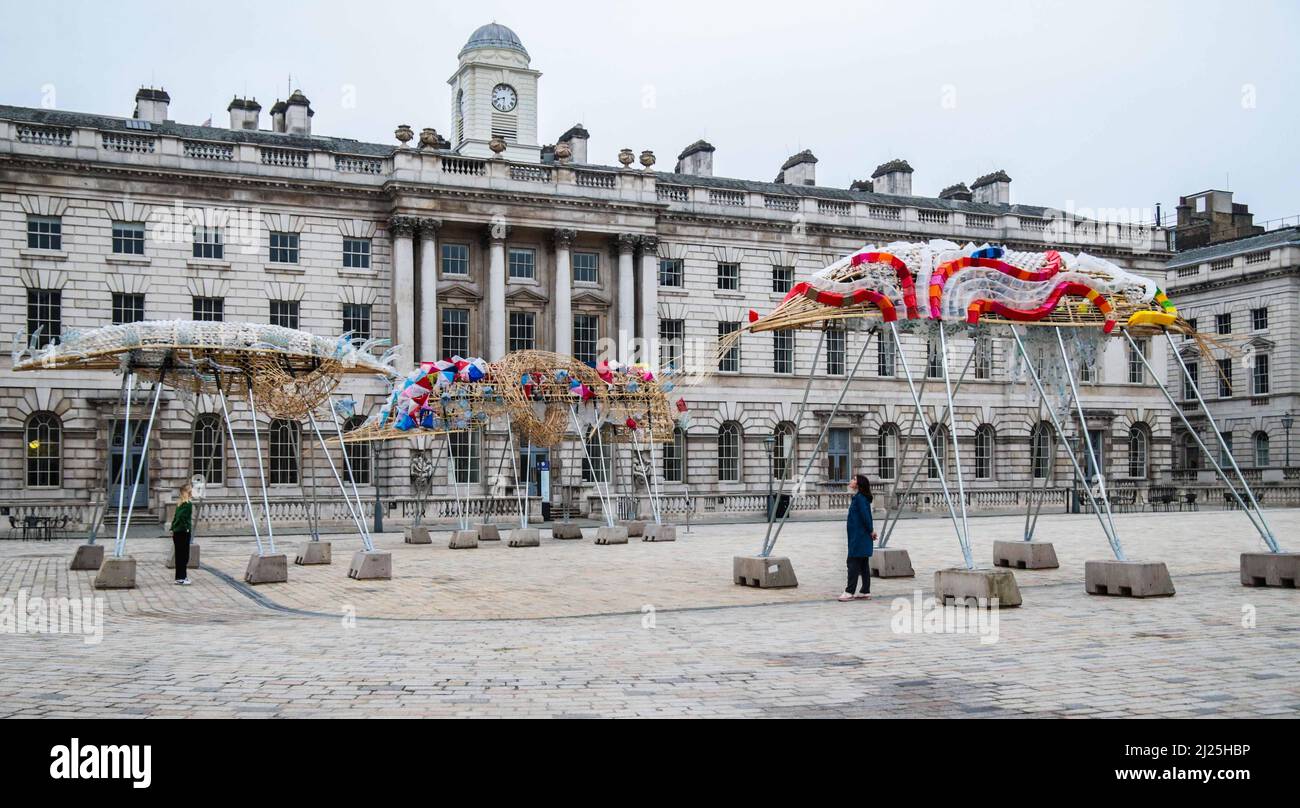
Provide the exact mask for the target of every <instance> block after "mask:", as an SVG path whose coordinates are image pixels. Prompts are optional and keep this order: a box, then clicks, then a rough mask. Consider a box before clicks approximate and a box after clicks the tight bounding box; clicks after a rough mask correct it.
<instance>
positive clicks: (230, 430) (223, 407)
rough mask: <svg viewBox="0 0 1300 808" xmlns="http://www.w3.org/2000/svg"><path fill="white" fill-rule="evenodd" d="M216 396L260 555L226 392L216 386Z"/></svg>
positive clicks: (255, 527)
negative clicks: (227, 406) (219, 403)
mask: <svg viewBox="0 0 1300 808" xmlns="http://www.w3.org/2000/svg"><path fill="white" fill-rule="evenodd" d="M217 398H218V399H220V401H221V414H222V416H223V418H224V419H225V421H226V434H227V435H229V436H230V451H231V452H232V453H233V454H234V455H235V469H236V470H237V471H238V472H239V487H240V488H242V489H243V491H244V504H245V505H247V506H248V523H249V524H250V525H252V526H253V540H254V541H256V542H257V554H258V555H262V533H261V531H259V530H258V528H257V514H256V513H254V511H253V498H252V497H250V496H249V495H248V481H247V480H245V479H244V464H243V463H242V462H241V461H240V459H239V445H238V444H236V443H235V427H234V426H233V425H232V424H231V423H230V410H229V409H227V408H226V392H225V391H224V390H222V389H221V387H220V386H218V387H217Z"/></svg>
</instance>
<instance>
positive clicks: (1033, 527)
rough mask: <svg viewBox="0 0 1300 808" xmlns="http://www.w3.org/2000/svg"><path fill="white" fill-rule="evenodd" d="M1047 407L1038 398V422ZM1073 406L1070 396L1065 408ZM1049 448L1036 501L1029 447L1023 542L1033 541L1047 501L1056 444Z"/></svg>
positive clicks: (1054, 468) (1031, 452) (1043, 401)
mask: <svg viewBox="0 0 1300 808" xmlns="http://www.w3.org/2000/svg"><path fill="white" fill-rule="evenodd" d="M1047 406H1048V404H1047V401H1046V400H1045V399H1043V398H1041V397H1040V398H1039V399H1038V421H1039V422H1041V421H1042V420H1043V408H1044V407H1047ZM1073 406H1074V397H1073V396H1071V397H1070V399H1069V401H1068V402H1067V403H1066V407H1067V408H1068V407H1073ZM1030 440H1031V441H1032V440H1033V436H1032V435H1031V436H1030ZM1051 447H1052V454H1051V456H1050V457H1049V458H1048V462H1049V463H1050V464H1051V465H1049V466H1048V473H1047V474H1044V475H1043V484H1042V486H1041V487H1040V488H1039V494H1038V498H1037V500H1035V499H1034V484H1033V469H1032V463H1033V459H1032V458H1033V452H1034V449H1033V446H1030V447H1029V456H1030V458H1031V459H1030V463H1031V468H1030V483H1029V502H1028V503H1027V505H1028V507H1027V508H1026V509H1025V539H1024V540H1025V541H1033V540H1034V534H1035V533H1037V532H1038V517H1039V515H1040V514H1042V512H1043V502H1045V501H1046V500H1047V486H1048V484H1049V483H1051V481H1052V475H1053V474H1054V473H1055V471H1056V443H1055V442H1052V443H1051Z"/></svg>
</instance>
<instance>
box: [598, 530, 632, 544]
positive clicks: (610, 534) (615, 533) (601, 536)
mask: <svg viewBox="0 0 1300 808" xmlns="http://www.w3.org/2000/svg"><path fill="white" fill-rule="evenodd" d="M596 544H627V528H625V527H623V526H622V525H615V526H614V527H598V528H596Z"/></svg>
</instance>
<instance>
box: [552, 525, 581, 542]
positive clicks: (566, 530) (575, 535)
mask: <svg viewBox="0 0 1300 808" xmlns="http://www.w3.org/2000/svg"><path fill="white" fill-rule="evenodd" d="M551 538H553V539H561V540H565V541H572V540H574V539H581V538H582V528H580V527H578V526H577V525H575V524H573V523H572V522H558V523H556V524H554V525H551Z"/></svg>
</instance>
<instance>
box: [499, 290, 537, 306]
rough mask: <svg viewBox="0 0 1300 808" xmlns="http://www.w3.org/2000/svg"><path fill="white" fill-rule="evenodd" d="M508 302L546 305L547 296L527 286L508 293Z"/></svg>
mask: <svg viewBox="0 0 1300 808" xmlns="http://www.w3.org/2000/svg"><path fill="white" fill-rule="evenodd" d="M506 300H508V301H510V302H511V303H539V304H543V305H544V304H545V303H546V296H545V295H542V294H539V293H538V292H536V291H535V290H533V289H530V288H529V287H527V286H520V287H516V288H514V289H511V290H510V291H509V292H506Z"/></svg>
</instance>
